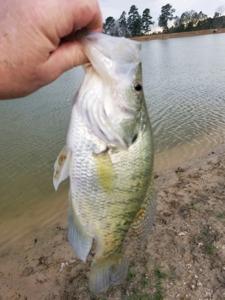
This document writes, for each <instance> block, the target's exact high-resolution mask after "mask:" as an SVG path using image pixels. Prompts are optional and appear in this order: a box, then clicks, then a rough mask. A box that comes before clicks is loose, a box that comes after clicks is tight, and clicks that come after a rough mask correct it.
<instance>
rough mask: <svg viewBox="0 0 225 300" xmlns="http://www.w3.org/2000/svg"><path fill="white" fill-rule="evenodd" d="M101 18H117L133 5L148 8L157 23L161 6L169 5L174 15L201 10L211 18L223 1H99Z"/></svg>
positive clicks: (140, 9)
mask: <svg viewBox="0 0 225 300" xmlns="http://www.w3.org/2000/svg"><path fill="white" fill-rule="evenodd" d="M99 2H100V6H101V9H102V13H103V17H104V18H106V17H108V16H113V17H114V18H118V17H119V16H120V14H121V13H122V11H123V10H125V11H126V12H128V10H129V8H130V6H131V5H132V4H135V5H136V6H137V7H138V8H139V12H142V11H143V9H145V8H150V10H151V15H152V16H153V18H154V21H157V19H158V16H159V14H160V10H161V7H162V5H165V4H167V3H170V4H171V5H172V6H173V7H174V8H175V9H176V13H175V14H176V15H178V16H180V15H181V13H182V12H184V11H186V10H190V9H194V10H196V11H198V12H199V11H200V10H202V11H203V12H204V13H206V14H207V15H209V16H213V15H214V12H215V11H216V9H217V8H218V7H219V6H224V7H225V0H131V1H130V0H99Z"/></svg>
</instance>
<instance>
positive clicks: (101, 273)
mask: <svg viewBox="0 0 225 300" xmlns="http://www.w3.org/2000/svg"><path fill="white" fill-rule="evenodd" d="M127 270H128V263H127V261H126V260H124V259H123V258H122V256H120V255H111V256H109V257H107V258H104V259H101V260H98V261H96V262H95V263H93V265H92V268H91V272H90V275H89V288H90V291H91V292H92V293H94V294H99V293H104V292H106V291H107V289H108V288H109V287H111V286H114V285H118V284H121V283H122V282H123V281H124V280H125V279H126V277H127Z"/></svg>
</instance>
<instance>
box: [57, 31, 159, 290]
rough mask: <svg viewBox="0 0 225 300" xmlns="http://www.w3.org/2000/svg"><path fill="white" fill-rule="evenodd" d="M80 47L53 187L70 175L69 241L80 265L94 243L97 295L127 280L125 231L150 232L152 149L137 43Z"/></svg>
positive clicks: (103, 39)
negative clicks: (79, 72) (77, 80)
mask: <svg viewBox="0 0 225 300" xmlns="http://www.w3.org/2000/svg"><path fill="white" fill-rule="evenodd" d="M81 43H82V45H83V49H84V52H85V54H86V56H87V58H88V60H89V63H88V64H86V65H85V66H84V68H85V76H84V80H83V82H82V84H81V87H80V89H79V91H78V92H77V94H76V96H75V99H74V104H73V107H72V114H71V119H70V125H69V129H68V133H67V140H66V145H65V146H64V147H63V149H62V151H61V152H60V153H59V155H58V158H57V160H56V162H55V165H54V175H53V184H54V187H55V189H56V190H57V189H58V187H59V184H60V183H61V182H62V181H64V180H65V179H67V178H69V181H70V187H69V209H68V240H69V242H70V244H71V245H72V247H73V249H74V251H75V254H76V256H77V257H78V258H79V259H81V260H82V261H84V262H86V260H87V257H88V256H89V254H90V251H91V249H92V248H93V245H95V255H94V257H93V259H92V264H91V270H90V274H89V288H90V291H91V292H93V293H94V294H99V293H102V292H106V291H107V289H108V288H109V287H111V286H114V285H118V284H121V283H122V282H123V281H124V280H125V279H126V276H127V270H128V262H127V261H128V260H127V258H126V257H125V255H124V241H125V239H126V237H127V235H128V233H129V232H130V231H131V230H133V231H134V232H136V233H137V234H139V233H140V232H141V231H142V228H149V224H150V222H151V219H152V211H153V207H154V205H153V203H154V187H153V186H154V185H153V164H154V146H153V137H152V130H151V124H150V119H149V115H148V111H147V108H146V103H145V98H144V92H143V86H142V70H141V45H140V43H138V42H136V41H132V40H129V39H125V38H118V37H111V36H107V35H105V34H103V33H91V34H88V35H87V36H85V37H84V38H83V39H82V41H81Z"/></svg>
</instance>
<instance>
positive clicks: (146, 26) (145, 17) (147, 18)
mask: <svg viewBox="0 0 225 300" xmlns="http://www.w3.org/2000/svg"><path fill="white" fill-rule="evenodd" d="M141 21H142V33H144V34H146V33H148V32H149V31H151V25H152V24H154V22H152V16H151V15H150V9H149V8H146V9H145V10H144V11H143V14H142V19H141Z"/></svg>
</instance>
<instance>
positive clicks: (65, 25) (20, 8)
mask: <svg viewBox="0 0 225 300" xmlns="http://www.w3.org/2000/svg"><path fill="white" fill-rule="evenodd" d="M0 28H1V31H0V99H6V98H13V97H19V96H25V95H27V94H29V93H31V92H33V91H35V90H37V89H38V88H40V87H41V86H44V85H46V84H48V83H50V82H52V81H53V80H55V79H56V78H57V77H58V76H60V75H61V74H62V73H63V72H65V71H67V70H69V69H71V68H72V67H75V66H77V65H80V64H83V63H85V62H86V60H87V59H86V57H85V55H84V53H83V51H82V45H81V43H80V42H79V40H73V41H65V40H66V39H65V38H66V37H68V36H70V35H71V34H72V35H73V34H75V33H76V32H77V31H79V30H80V29H85V30H88V31H101V29H102V19H101V13H100V10H99V6H98V2H97V0H35V1H32V0H0Z"/></svg>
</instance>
